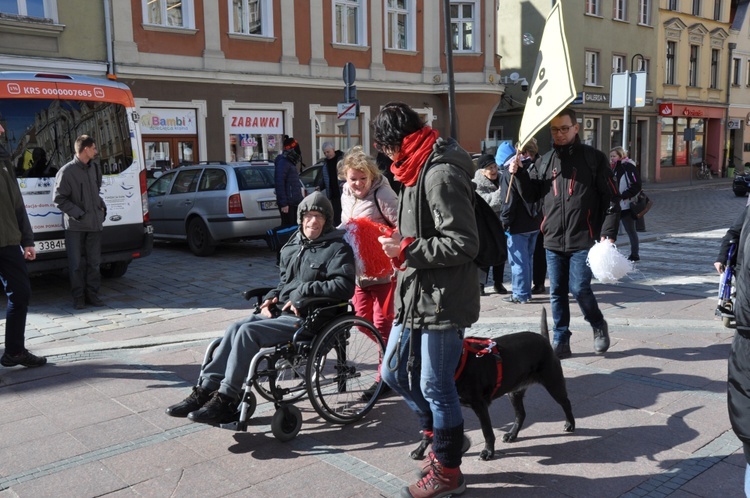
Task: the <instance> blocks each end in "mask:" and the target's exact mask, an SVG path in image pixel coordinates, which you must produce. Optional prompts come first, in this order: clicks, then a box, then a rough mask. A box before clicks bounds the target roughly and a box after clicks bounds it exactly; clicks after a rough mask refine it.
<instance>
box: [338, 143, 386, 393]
mask: <svg viewBox="0 0 750 498" xmlns="http://www.w3.org/2000/svg"><path fill="white" fill-rule="evenodd" d="M338 170H339V171H338V172H339V178H340V179H341V180H344V181H345V182H346V183H344V186H343V188H342V192H341V226H340V228H344V229H346V231H347V236H346V240H347V241H348V242H349V243H350V244H351V245H352V246H353V247H354V249H355V250H354V252H355V256H356V260H357V261H356V262H357V280H356V282H357V286H356V288H355V291H354V297H353V298H352V303H353V304H354V310H355V312H356V313H357V316H360V317H362V318H365V319H367V320H369V321H370V322H372V324H373V325H375V327H376V328H377V329H378V330H379V331H380V334H381V335H382V337H383V340H384V341H385V342H386V343H387V342H388V335H389V333H390V331H391V326H392V325H393V318H394V312H393V289H394V287H395V285H396V283H395V280H394V279H393V268H392V265H391V262H390V259H389V258H388V257H387V256H386V255H385V253H384V252H383V250H382V247H381V245H380V243H379V242H378V240H377V237H378V235H381V234H383V233H385V232H388V231H389V230H392V229H394V228H395V227H396V221H397V219H398V197H397V196H396V193H395V192H394V191H393V189H392V188H391V186H390V184H389V183H388V180H387V179H386V178H385V177H384V176H383V174H382V173H381V172H380V169H379V168H378V165H377V163H376V162H375V159H374V158H372V157H371V156H370V155H369V154H367V153H365V151H364V150H363V149H362V147H360V146H355V147H352V148H351V149H350V150H349V152H347V153H346V155H345V156H344V159H343V160H342V161H341V162H340V163H339V167H338ZM378 380H379V379H378ZM376 387H377V383H375V384H374V385H373V386H372V387H371V388H370V389H369V390H368V391H365V394H364V397H365V398H366V399H369V398H370V397H372V395H373V394H374V393H375V388H376ZM389 390H390V388H389V387H388V386H387V385H384V386H383V391H382V392H383V393H384V392H386V391H389Z"/></svg>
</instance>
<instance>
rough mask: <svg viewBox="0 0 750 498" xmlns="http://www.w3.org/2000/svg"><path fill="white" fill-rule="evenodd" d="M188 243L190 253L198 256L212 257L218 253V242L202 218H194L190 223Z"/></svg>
mask: <svg viewBox="0 0 750 498" xmlns="http://www.w3.org/2000/svg"><path fill="white" fill-rule="evenodd" d="M187 242H188V247H189V248H190V251H191V252H192V253H193V254H195V255H196V256H210V255H212V254H213V253H214V251H216V242H215V241H214V239H213V237H211V234H210V233H209V231H208V227H207V226H206V224H205V223H204V222H203V220H202V219H200V218H193V219H192V220H190V223H188V229H187Z"/></svg>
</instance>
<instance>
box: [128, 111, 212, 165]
mask: <svg viewBox="0 0 750 498" xmlns="http://www.w3.org/2000/svg"><path fill="white" fill-rule="evenodd" d="M142 113H143V114H142V115H141V119H140V124H141V134H142V135H143V153H144V162H145V164H146V169H147V170H159V171H161V172H164V171H168V170H170V169H172V168H177V167H179V166H186V165H190V164H194V163H195V162H196V161H197V160H198V127H197V123H196V121H197V120H196V111H195V109H169V108H156V107H154V108H143V109H142Z"/></svg>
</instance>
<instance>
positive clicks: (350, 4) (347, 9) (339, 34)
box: [333, 0, 367, 45]
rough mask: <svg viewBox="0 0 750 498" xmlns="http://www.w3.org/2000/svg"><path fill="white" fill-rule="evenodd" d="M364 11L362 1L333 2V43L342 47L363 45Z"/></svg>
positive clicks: (364, 29) (364, 35) (364, 34)
mask: <svg viewBox="0 0 750 498" xmlns="http://www.w3.org/2000/svg"><path fill="white" fill-rule="evenodd" d="M366 10H367V9H366V7H365V1H364V0H333V26H334V30H335V32H334V38H333V42H334V43H339V44H342V45H365V43H366V40H367V32H366V28H365V27H366V26H367V18H366Z"/></svg>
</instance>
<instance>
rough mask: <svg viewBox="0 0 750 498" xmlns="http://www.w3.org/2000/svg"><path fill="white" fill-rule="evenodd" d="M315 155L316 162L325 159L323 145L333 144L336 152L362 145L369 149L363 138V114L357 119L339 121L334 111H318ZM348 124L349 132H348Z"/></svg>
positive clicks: (316, 112) (316, 116) (316, 115)
mask: <svg viewBox="0 0 750 498" xmlns="http://www.w3.org/2000/svg"><path fill="white" fill-rule="evenodd" d="M314 119H315V154H313V156H314V157H315V159H316V160H321V159H322V158H323V150H322V148H323V144H324V143H325V142H331V143H332V144H333V146H334V148H335V149H336V150H343V151H345V150H347V149H348V148H349V147H354V146H355V145H362V146H364V147H365V149H367V147H366V146H365V144H364V142H363V138H362V129H363V126H365V125H364V122H363V114H362V113H361V112H360V114H359V116H357V118H356V119H348V120H342V119H338V113H337V112H336V111H335V110H334V111H329V110H324V109H318V110H316V111H315V118H314ZM347 123H348V127H349V128H348V130H347Z"/></svg>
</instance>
